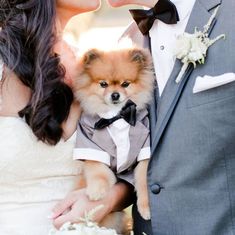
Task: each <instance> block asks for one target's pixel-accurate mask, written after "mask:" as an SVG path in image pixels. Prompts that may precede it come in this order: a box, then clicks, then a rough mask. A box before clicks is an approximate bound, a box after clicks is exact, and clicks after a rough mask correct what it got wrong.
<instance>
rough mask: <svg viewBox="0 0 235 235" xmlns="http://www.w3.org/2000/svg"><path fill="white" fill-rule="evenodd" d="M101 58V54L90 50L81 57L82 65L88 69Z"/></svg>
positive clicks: (95, 50)
mask: <svg viewBox="0 0 235 235" xmlns="http://www.w3.org/2000/svg"><path fill="white" fill-rule="evenodd" d="M100 57H101V52H100V51H99V50H97V49H91V50H89V51H87V52H86V53H85V54H84V56H83V64H84V67H85V68H88V67H89V65H90V64H91V63H92V62H93V61H95V60H96V59H98V58H100Z"/></svg>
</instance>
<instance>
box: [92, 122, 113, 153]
mask: <svg viewBox="0 0 235 235" xmlns="http://www.w3.org/2000/svg"><path fill="white" fill-rule="evenodd" d="M98 120H99V118H97V120H96V121H98ZM94 123H95V122H94ZM92 141H93V142H94V143H96V144H97V145H98V146H99V147H100V148H101V149H102V150H103V151H106V152H107V153H108V154H109V155H110V156H112V157H116V155H117V154H116V147H115V144H114V142H113V140H112V138H111V136H110V134H109V132H108V130H107V128H103V129H101V130H95V129H94V134H93V136H92Z"/></svg>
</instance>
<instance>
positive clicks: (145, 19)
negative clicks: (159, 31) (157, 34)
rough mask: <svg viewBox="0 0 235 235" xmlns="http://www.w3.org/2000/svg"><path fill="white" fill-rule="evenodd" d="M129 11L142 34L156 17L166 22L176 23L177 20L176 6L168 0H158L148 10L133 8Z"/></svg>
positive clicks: (148, 28) (146, 32) (145, 32)
mask: <svg viewBox="0 0 235 235" xmlns="http://www.w3.org/2000/svg"><path fill="white" fill-rule="evenodd" d="M130 13H131V15H132V17H133V19H134V20H135V22H136V23H137V25H138V27H139V29H140V31H141V33H142V34H143V35H145V34H148V32H149V30H150V29H151V28H152V26H153V23H154V21H155V20H156V19H159V20H161V21H162V22H164V23H166V24H176V23H177V21H179V15H178V12H177V9H176V6H175V5H174V4H173V3H172V2H171V1H169V0H159V1H158V2H157V3H156V5H155V6H154V7H153V8H151V9H149V10H141V9H134V10H130Z"/></svg>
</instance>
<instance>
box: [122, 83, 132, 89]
mask: <svg viewBox="0 0 235 235" xmlns="http://www.w3.org/2000/svg"><path fill="white" fill-rule="evenodd" d="M129 85H130V82H123V83H122V84H121V86H122V87H124V88H127V87H128V86H129Z"/></svg>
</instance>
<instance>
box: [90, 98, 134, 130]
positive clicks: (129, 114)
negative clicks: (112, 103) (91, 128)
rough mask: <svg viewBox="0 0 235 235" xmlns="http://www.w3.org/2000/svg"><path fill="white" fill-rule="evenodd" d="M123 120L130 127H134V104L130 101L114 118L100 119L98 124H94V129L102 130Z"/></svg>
mask: <svg viewBox="0 0 235 235" xmlns="http://www.w3.org/2000/svg"><path fill="white" fill-rule="evenodd" d="M121 118H123V119H124V120H125V121H126V122H128V123H129V124H130V125H131V126H135V123H136V104H135V103H134V102H132V101H131V100H128V101H127V102H126V104H125V106H123V108H122V110H121V111H120V112H119V113H118V114H117V115H116V116H114V117H112V118H109V119H106V118H101V119H100V120H99V121H98V122H96V123H95V129H98V130H100V129H103V128H105V127H107V126H109V125H110V124H112V123H113V122H115V121H116V120H118V119H121Z"/></svg>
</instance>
